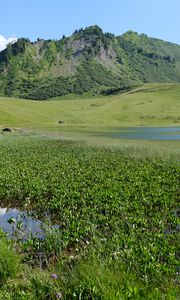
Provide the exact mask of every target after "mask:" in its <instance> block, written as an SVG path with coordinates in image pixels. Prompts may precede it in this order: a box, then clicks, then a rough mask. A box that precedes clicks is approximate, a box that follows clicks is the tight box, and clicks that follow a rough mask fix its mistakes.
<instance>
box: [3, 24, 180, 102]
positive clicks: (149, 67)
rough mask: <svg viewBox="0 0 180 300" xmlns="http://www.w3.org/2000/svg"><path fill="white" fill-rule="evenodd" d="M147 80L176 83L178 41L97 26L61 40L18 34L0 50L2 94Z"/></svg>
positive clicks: (104, 89)
mask: <svg viewBox="0 0 180 300" xmlns="http://www.w3.org/2000/svg"><path fill="white" fill-rule="evenodd" d="M147 82H180V46H179V45H176V44H172V43H169V42H165V41H162V40H159V39H154V38H150V37H148V36H146V35H145V34H141V35H138V34H137V33H136V32H133V31H128V32H126V33H124V34H123V35H121V36H114V35H113V34H112V33H103V31H102V29H101V28H100V27H98V26H96V25H95V26H90V27H87V28H85V29H80V30H76V31H75V32H74V33H73V34H72V36H70V37H65V36H63V37H62V38H61V39H60V40H42V39H38V40H37V41H36V42H30V41H29V40H28V39H25V38H21V39H18V40H17V42H16V43H14V44H9V45H8V46H7V48H6V49H5V50H3V51H1V52H0V95H1V96H4V95H5V96H15V97H20V98H26V99H37V100H44V99H48V98H52V97H57V96H62V95H65V94H69V93H74V94H84V93H90V94H91V95H95V94H111V93H114V92H117V91H121V90H123V89H127V88H130V87H131V86H135V85H139V84H142V83H147Z"/></svg>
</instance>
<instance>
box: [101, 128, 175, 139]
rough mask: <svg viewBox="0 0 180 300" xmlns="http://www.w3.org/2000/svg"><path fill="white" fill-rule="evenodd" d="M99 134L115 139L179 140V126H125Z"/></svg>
mask: <svg viewBox="0 0 180 300" xmlns="http://www.w3.org/2000/svg"><path fill="white" fill-rule="evenodd" d="M99 135H103V136H106V137H110V138H115V139H138V140H161V141H163V140H164V141H168V140H171V141H178V140H180V127H179V126H178V127H127V128H117V129H115V130H114V131H112V132H103V134H100V133H99Z"/></svg>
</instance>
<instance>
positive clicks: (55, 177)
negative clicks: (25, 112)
mask: <svg viewBox="0 0 180 300" xmlns="http://www.w3.org/2000/svg"><path fill="white" fill-rule="evenodd" d="M0 143H1V147H0V155H1V161H0V178H1V181H0V199H1V206H2V207H3V206H4V207H7V206H8V205H11V206H12V205H14V206H15V205H18V206H19V207H21V208H22V209H23V208H26V209H29V210H32V209H33V210H34V211H36V213H37V214H38V215H41V216H42V217H43V215H45V216H46V214H47V213H48V214H50V215H51V216H52V219H53V220H54V221H56V222H57V223H58V224H59V225H60V228H59V230H58V229H57V230H55V231H53V230H51V229H50V231H47V230H46V234H45V239H44V240H42V241H40V240H37V239H36V238H30V239H29V240H28V241H26V242H25V243H22V242H21V241H19V243H18V244H17V243H13V244H11V245H9V246H8V247H12V248H13V247H15V248H16V252H18V253H19V256H15V258H14V260H17V263H18V264H19V268H16V269H17V270H19V271H18V272H17V274H16V273H15V272H14V268H15V267H13V266H15V265H16V264H15V263H14V265H13V264H11V262H9V261H8V260H6V256H5V257H4V258H3V256H2V254H1V261H2V264H3V261H7V263H4V267H3V268H2V270H4V272H5V274H6V275H5V277H4V278H5V280H4V282H3V286H1V288H0V299H56V298H57V297H59V296H60V294H59V293H61V294H62V298H63V299H112V300H113V299H178V297H180V291H179V267H180V265H179V261H180V257H179V244H180V240H179V227H178V224H179V202H178V201H179V174H180V172H179V171H180V166H179V156H178V155H169V153H168V154H167V155H165V154H164V153H163V155H162V156H160V155H159V154H157V153H156V152H151V151H150V149H148V155H147V148H144V147H142V148H137V147H136V148H134V147H126V148H125V149H123V148H122V149H118V148H117V149H116V148H103V147H101V148H98V147H96V148H94V147H89V146H86V145H81V144H79V143H73V142H68V141H67V142H66V141H59V140H53V139H48V140H47V139H39V138H36V137H35V138H28V137H26V138H25V137H22V138H21V137H18V136H17V137H16V136H11V137H6V136H4V137H3V139H1V140H0ZM3 243H6V242H5V241H4V242H3ZM8 243H9V242H8ZM4 247H7V246H6V245H5V246H4ZM10 251H11V250H10ZM11 253H13V252H12V251H11ZM40 254H41V255H40ZM14 255H15V254H14ZM40 257H41V258H40ZM42 257H43V258H42ZM12 261H13V260H12ZM10 266H12V267H11V268H10ZM6 269H7V270H10V271H8V272H9V273H8V272H6ZM52 273H55V274H57V278H52V277H51V274H52ZM58 295H59V296H58Z"/></svg>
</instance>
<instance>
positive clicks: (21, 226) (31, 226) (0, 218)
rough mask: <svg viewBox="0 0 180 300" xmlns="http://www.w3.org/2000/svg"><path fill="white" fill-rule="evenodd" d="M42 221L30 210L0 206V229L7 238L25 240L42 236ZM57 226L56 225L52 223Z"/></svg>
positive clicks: (41, 237)
mask: <svg viewBox="0 0 180 300" xmlns="http://www.w3.org/2000/svg"><path fill="white" fill-rule="evenodd" d="M44 225H45V224H44V222H43V221H41V220H39V219H37V218H35V217H34V216H33V213H32V212H28V211H22V210H18V209H16V208H6V207H5V208H0V229H2V230H3V231H4V232H5V233H7V235H8V237H9V238H14V239H16V238H17V239H21V240H27V239H28V238H29V237H32V236H34V237H37V238H39V239H43V238H44V229H43V228H44ZM52 227H56V228H58V227H59V226H58V225H52Z"/></svg>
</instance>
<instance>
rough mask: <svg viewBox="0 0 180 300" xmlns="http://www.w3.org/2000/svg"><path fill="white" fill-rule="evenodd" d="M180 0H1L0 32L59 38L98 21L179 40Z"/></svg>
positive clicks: (113, 28)
mask: <svg viewBox="0 0 180 300" xmlns="http://www.w3.org/2000/svg"><path fill="white" fill-rule="evenodd" d="M179 14H180V0H171V1H169V0H6V1H1V17H0V36H1V40H2V36H3V37H5V38H6V39H7V38H10V37H17V38H19V37H27V38H29V39H30V40H32V41H34V40H36V39H37V38H38V37H39V38H44V39H48V38H53V39H59V38H61V37H62V35H63V34H65V35H66V36H68V35H70V34H71V33H72V32H74V30H75V29H79V28H81V27H86V26H90V25H94V24H97V25H99V26H100V27H101V28H102V29H103V30H104V31H105V32H107V31H108V32H112V33H114V34H116V35H120V34H122V33H124V32H125V31H127V30H134V31H137V32H138V33H145V34H147V35H149V36H152V37H157V38H161V39H164V40H167V41H171V42H174V43H178V44H180V34H179V29H180V17H179Z"/></svg>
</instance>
